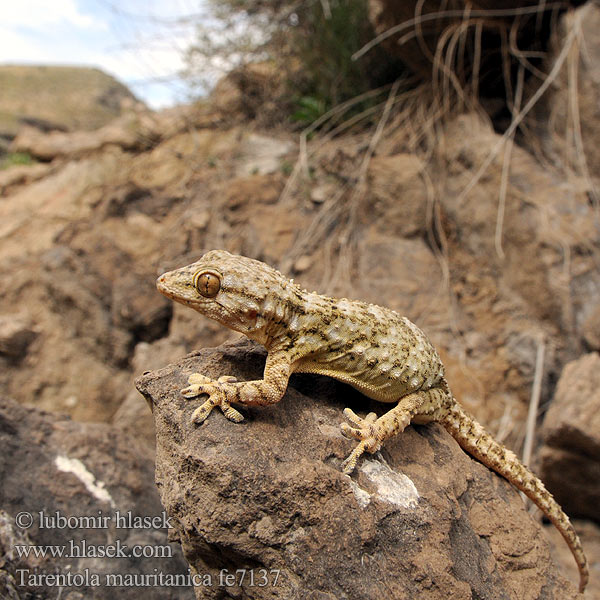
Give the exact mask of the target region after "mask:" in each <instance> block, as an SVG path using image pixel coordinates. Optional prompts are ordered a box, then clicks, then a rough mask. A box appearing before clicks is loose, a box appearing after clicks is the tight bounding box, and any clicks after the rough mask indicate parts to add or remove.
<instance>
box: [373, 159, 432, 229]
mask: <svg viewBox="0 0 600 600" xmlns="http://www.w3.org/2000/svg"><path fill="white" fill-rule="evenodd" d="M424 169H425V164H424V163H423V162H422V161H421V160H420V159H419V158H417V157H416V156H414V155H412V154H395V155H392V156H376V157H374V158H373V159H372V160H371V162H370V164H369V182H370V193H371V195H372V199H373V202H374V206H371V205H369V207H368V210H369V211H372V212H374V213H375V215H376V217H378V219H377V220H378V222H380V223H381V227H382V229H383V231H385V232H386V233H391V234H393V235H397V236H398V237H410V236H414V235H419V234H421V235H422V234H423V233H424V232H425V231H426V224H427V212H428V207H427V204H426V203H427V188H426V185H425V180H424V179H423V170H424Z"/></svg>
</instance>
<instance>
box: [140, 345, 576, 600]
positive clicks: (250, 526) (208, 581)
mask: <svg viewBox="0 0 600 600" xmlns="http://www.w3.org/2000/svg"><path fill="white" fill-rule="evenodd" d="M264 359H265V352H264V350H263V349H262V348H260V347H259V346H257V345H256V344H253V343H252V342H249V341H247V340H242V341H239V342H237V343H236V344H232V345H224V346H221V347H219V348H216V349H207V350H202V351H200V352H196V353H193V354H191V355H189V356H188V357H186V358H183V359H181V360H180V361H179V362H177V363H175V364H172V365H169V366H167V367H164V368H162V369H160V370H158V371H154V372H149V373H146V374H145V375H143V376H142V377H140V378H139V379H137V381H136V386H137V388H138V390H139V391H140V392H141V393H142V394H143V395H144V396H145V398H146V399H147V400H148V402H149V403H151V405H152V406H153V411H154V420H155V425H156V436H157V437H156V444H157V447H156V451H157V454H156V480H157V485H158V488H159V491H160V494H161V498H162V502H163V505H164V507H165V509H166V510H167V512H168V514H169V517H170V518H171V521H172V525H173V535H172V538H173V539H178V540H179V541H180V543H181V545H182V549H183V552H184V555H185V557H186V559H187V560H188V562H189V564H190V566H191V568H192V572H193V573H195V574H197V575H198V576H200V577H202V578H204V579H203V581H204V582H205V583H204V584H203V585H201V586H199V587H197V588H196V596H197V598H205V599H206V598H223V597H225V596H226V597H232V598H246V597H252V598H255V599H262V598H286V599H288V600H293V599H296V598H297V599H300V598H314V599H316V598H322V599H325V598H330V599H333V598H336V599H339V600H341V599H354V598H361V599H376V598H377V599H378V598H382V599H383V598H385V599H389V598H428V599H437V598H439V599H442V598H443V599H448V598H455V599H458V598H473V597H477V598H531V599H533V598H537V599H539V598H548V599H549V598H556V599H558V598H560V599H561V600H563V599H565V598H575V597H577V594H576V592H575V591H574V590H575V588H574V586H573V584H571V583H570V582H568V581H566V580H565V579H563V577H562V576H560V575H559V574H558V573H557V568H556V566H555V564H554V563H552V561H551V559H550V556H549V550H548V544H547V541H546V540H545V539H544V535H543V533H542V530H541V528H540V526H539V524H538V523H536V522H535V521H534V520H533V519H532V517H530V516H529V515H528V513H527V511H526V510H525V509H524V506H523V503H522V501H521V499H520V497H519V494H518V493H517V491H516V490H515V489H514V488H512V487H511V486H510V485H509V484H508V483H507V482H506V481H504V480H503V479H501V478H500V477H498V476H497V475H496V474H494V473H492V472H491V471H489V470H488V469H487V468H486V467H484V466H483V465H481V464H479V463H477V462H476V461H474V460H472V459H471V458H470V457H469V456H468V455H466V454H465V453H464V452H463V451H462V450H461V449H460V448H459V446H458V444H457V443H456V442H455V441H454V440H453V439H452V438H451V437H450V436H449V435H448V434H447V433H446V431H445V430H444V429H443V428H442V427H441V426H440V425H430V426H422V427H418V426H411V427H409V428H408V429H407V430H406V431H405V432H404V433H403V434H402V435H399V436H398V437H397V438H396V439H393V440H389V441H388V443H387V444H386V446H385V448H384V450H383V451H382V453H381V454H380V455H376V456H365V457H364V458H363V459H362V460H361V461H360V463H359V466H358V467H357V469H356V472H355V473H354V474H353V475H352V476H351V477H349V476H346V475H344V474H342V473H341V471H340V465H341V462H342V460H343V459H344V458H345V456H347V455H348V453H349V452H350V451H351V449H352V446H353V444H352V443H351V442H350V441H348V440H347V439H346V438H344V437H343V436H342V435H341V433H340V428H339V422H340V420H341V416H342V409H343V408H344V407H345V406H350V407H351V408H353V409H354V410H356V411H359V412H360V413H361V414H364V413H366V412H368V411H369V409H374V410H377V411H378V412H379V414H381V413H382V412H383V410H384V407H383V406H382V405H381V404H378V403H375V402H370V401H367V400H366V399H365V398H364V397H363V396H362V395H360V394H359V393H358V392H356V391H354V390H352V389H351V388H349V387H348V386H345V385H343V384H340V383H338V382H335V381H334V380H332V379H329V378H324V377H317V376H313V375H295V376H293V377H292V379H291V382H290V386H289V387H288V390H287V392H286V394H285V396H284V398H283V399H282V400H281V402H280V403H278V404H277V405H274V406H269V407H260V408H242V412H243V413H244V415H245V420H244V422H242V423H233V422H231V421H228V420H227V419H225V417H224V416H223V415H222V414H221V413H220V412H219V411H218V410H215V411H214V413H213V414H211V415H210V416H209V418H208V419H207V420H206V421H205V422H204V423H203V424H202V425H200V426H197V425H194V424H192V423H191V422H190V416H191V414H192V412H193V410H194V409H195V408H196V407H197V406H198V404H199V402H200V401H201V400H198V401H190V400H186V399H184V398H183V397H182V396H181V395H180V393H179V390H180V389H181V388H183V387H185V386H186V383H187V379H188V377H189V375H190V374H191V373H193V372H201V373H204V374H206V375H207V376H209V377H211V378H216V377H219V376H221V375H225V374H228V375H234V376H236V377H237V378H238V379H239V380H248V379H256V378H260V377H261V376H262V370H263V366H264Z"/></svg>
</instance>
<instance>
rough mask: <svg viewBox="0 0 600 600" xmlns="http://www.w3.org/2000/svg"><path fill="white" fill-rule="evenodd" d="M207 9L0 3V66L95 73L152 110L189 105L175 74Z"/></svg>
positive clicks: (185, 2)
mask: <svg viewBox="0 0 600 600" xmlns="http://www.w3.org/2000/svg"><path fill="white" fill-rule="evenodd" d="M207 10H208V9H207V2H206V0H168V1H164V0H162V1H161V0H52V1H48V0H19V1H18V2H13V1H11V0H0V64H35V65H42V64H43V65H47V64H52V65H57V64H59V65H80V66H93V67H99V68H101V69H103V70H104V71H106V72H107V73H109V74H111V75H113V76H114V77H116V78H117V79H119V80H120V81H121V82H123V83H125V84H126V85H127V86H128V87H129V88H130V89H131V91H132V92H133V93H134V94H135V95H136V96H137V97H138V98H140V99H141V100H143V101H144V102H146V103H147V104H148V105H149V106H151V107H152V108H163V107H166V106H172V105H174V104H177V103H179V102H185V101H186V100H188V99H189V89H188V87H187V86H186V84H185V82H184V81H183V80H181V79H180V78H179V77H178V73H179V72H180V71H181V70H182V68H183V67H184V62H183V54H184V52H185V49H186V48H187V47H188V46H189V44H190V43H191V42H192V41H193V40H194V33H195V26H196V24H197V23H198V22H202V20H205V19H207V18H208V14H207ZM0 92H1V91H0Z"/></svg>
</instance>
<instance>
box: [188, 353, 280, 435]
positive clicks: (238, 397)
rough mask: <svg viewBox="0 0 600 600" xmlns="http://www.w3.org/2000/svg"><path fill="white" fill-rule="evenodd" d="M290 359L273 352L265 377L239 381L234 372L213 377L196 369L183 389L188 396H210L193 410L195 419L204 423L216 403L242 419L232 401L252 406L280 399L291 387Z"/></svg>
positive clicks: (229, 413) (231, 414) (224, 410)
mask: <svg viewBox="0 0 600 600" xmlns="http://www.w3.org/2000/svg"><path fill="white" fill-rule="evenodd" d="M289 377H290V363H289V361H288V360H287V358H286V356H285V355H283V354H274V355H271V354H269V355H268V356H267V363H266V365H265V372H264V375H263V379H255V380H253V381H237V380H236V378H235V377H232V376H231V375H223V376H222V377H219V378H218V379H216V380H215V379H210V378H209V377H206V376H205V375H202V374H200V373H192V375H190V377H189V378H188V383H189V384H190V385H189V386H188V387H186V388H184V389H182V390H181V394H182V395H183V396H184V397H185V398H196V397H198V396H201V395H202V394H208V400H206V402H204V404H202V405H201V406H199V407H198V408H197V409H196V410H195V411H194V412H193V413H192V418H191V420H192V422H193V423H202V422H203V421H204V420H205V419H206V418H207V417H208V415H209V414H210V412H211V411H212V409H213V408H215V406H219V407H220V408H221V410H222V411H223V414H224V415H225V416H226V417H227V418H228V419H229V420H231V421H234V422H235V423H239V422H240V421H243V420H244V417H243V415H242V414H241V413H240V412H239V411H238V410H236V409H235V408H233V407H232V406H231V403H232V402H233V403H236V404H246V405H248V406H265V405H267V404H275V403H276V402H279V401H280V400H281V398H282V397H283V394H284V393H285V390H286V389H287V384H288V380H289Z"/></svg>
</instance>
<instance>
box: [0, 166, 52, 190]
mask: <svg viewBox="0 0 600 600" xmlns="http://www.w3.org/2000/svg"><path fill="white" fill-rule="evenodd" d="M51 168H52V167H51V166H50V165H47V164H33V165H15V166H14V167H9V168H8V169H2V170H0V197H2V196H3V195H4V194H5V193H6V192H5V190H6V189H7V188H9V187H12V186H17V185H24V184H27V183H31V182H33V181H37V180H38V179H41V178H42V177H45V176H46V175H48V173H49V171H50V169H51Z"/></svg>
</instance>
